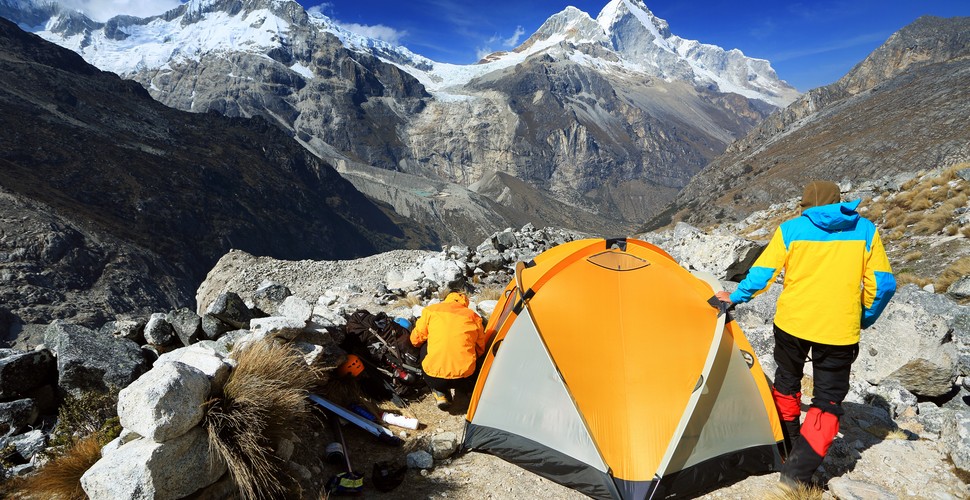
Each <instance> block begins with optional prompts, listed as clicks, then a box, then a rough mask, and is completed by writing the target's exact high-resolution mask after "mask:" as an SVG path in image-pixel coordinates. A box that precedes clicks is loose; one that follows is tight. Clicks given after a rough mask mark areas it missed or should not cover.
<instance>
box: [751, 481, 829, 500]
mask: <svg viewBox="0 0 970 500" xmlns="http://www.w3.org/2000/svg"><path fill="white" fill-rule="evenodd" d="M824 493H825V490H823V489H822V488H820V487H818V486H810V485H801V484H800V485H798V486H795V487H788V486H782V485H780V484H779V486H778V488H776V489H775V491H772V492H770V493H768V494H767V495H766V496H765V499H766V500H822V498H823V494H824Z"/></svg>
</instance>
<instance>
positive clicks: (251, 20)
mask: <svg viewBox="0 0 970 500" xmlns="http://www.w3.org/2000/svg"><path fill="white" fill-rule="evenodd" d="M3 3H6V4H7V5H8V6H9V5H11V0H5V1H4V2H0V4H3ZM19 4H23V2H19ZM6 12H7V13H9V14H10V15H16V13H17V12H18V10H17V9H16V8H10V7H8V9H7V11H6ZM2 13H4V12H3V11H0V14H2ZM30 14H31V17H30V19H31V20H33V21H31V20H27V19H26V18H25V20H24V21H23V22H24V23H25V24H30V23H31V22H36V21H35V20H36V18H37V16H39V15H40V14H38V13H37V11H36V10H34V11H30ZM25 17H26V16H25ZM31 26H35V25H33V24H31ZM39 33H40V34H41V35H42V36H44V37H46V38H48V39H50V40H52V41H55V42H56V43H58V44H61V45H64V46H65V47H69V48H71V49H72V50H76V51H78V52H79V53H80V54H82V55H83V56H84V57H85V58H86V59H87V60H89V61H90V62H92V63H93V64H95V65H97V66H99V67H100V68H102V69H106V70H110V71H114V72H117V73H118V74H120V75H122V76H124V77H126V78H132V79H135V80H136V81H138V82H140V83H142V84H143V85H144V86H145V88H146V89H148V90H149V92H151V94H152V95H153V96H154V97H155V98H156V99H158V100H159V101H161V102H163V103H166V104H168V105H170V106H173V107H176V108H179V109H185V110H191V111H197V112H204V111H207V110H215V111H218V112H220V113H223V114H227V115H230V116H253V115H260V116H264V117H266V118H267V119H269V120H271V121H273V122H275V123H277V124H278V125H280V126H281V127H282V128H283V129H284V130H286V131H287V132H288V133H289V134H291V135H292V136H294V137H296V138H297V140H299V141H300V142H302V143H303V144H304V145H306V146H307V147H308V148H310V149H311V150H312V151H314V152H315V153H317V154H319V155H321V156H322V157H324V158H327V159H329V160H330V161H332V162H333V163H334V164H335V165H336V166H337V167H338V168H339V169H340V170H341V171H344V172H348V178H350V179H351V180H352V181H353V182H354V183H355V184H356V185H357V187H358V188H359V189H361V190H362V191H367V192H371V193H382V195H383V196H384V197H383V198H381V199H382V200H383V201H385V202H388V203H389V204H391V205H392V206H393V207H394V208H395V209H397V210H399V211H408V212H411V213H416V214H420V215H418V217H417V218H418V219H421V220H422V221H423V222H425V223H432V222H434V223H435V226H434V229H435V230H436V231H437V232H439V233H441V234H455V235H464V234H467V233H469V232H471V231H474V234H473V236H472V237H471V238H472V239H471V240H470V241H475V240H477V239H481V237H484V236H485V235H487V234H490V233H491V232H493V231H494V230H495V229H500V228H502V227H506V226H507V225H512V224H514V225H519V224H518V223H520V222H521V221H523V220H525V221H529V222H533V223H536V224H539V225H546V224H554V225H560V224H567V225H569V224H575V226H572V227H582V226H580V224H581V223H583V222H585V221H588V220H590V219H591V218H593V217H599V218H601V219H602V218H613V219H617V220H619V221H620V222H621V223H627V224H629V223H630V222H640V221H642V220H643V219H644V218H646V217H649V216H651V215H652V214H654V213H656V211H657V210H658V209H659V207H660V206H662V205H664V204H666V203H667V202H669V201H670V200H672V198H673V196H674V195H675V194H676V192H677V191H678V190H679V189H680V188H681V187H683V186H684V185H685V184H686V182H687V180H689V179H690V177H691V176H692V175H693V174H694V173H695V172H697V171H698V170H699V169H700V168H702V167H703V166H704V165H705V164H706V163H707V162H708V161H710V160H711V159H712V158H713V157H715V156H716V155H717V154H719V153H720V152H721V151H723V150H724V148H725V147H726V146H727V145H728V144H729V143H730V142H731V141H733V140H734V139H735V138H737V137H740V136H742V135H743V134H744V133H745V132H746V131H748V130H749V129H750V128H751V127H752V126H754V125H755V124H756V123H757V122H758V121H759V120H761V119H762V118H764V117H765V116H767V115H768V114H769V113H770V112H771V111H773V110H774V109H776V107H777V106H781V105H784V104H785V103H787V102H790V101H791V99H793V98H794V97H795V95H796V94H797V92H796V91H795V90H794V89H793V88H791V87H790V86H788V85H787V84H785V83H784V82H782V81H780V80H778V78H777V75H775V73H774V71H773V70H772V69H771V67H770V65H768V63H767V62H766V61H762V60H755V59H751V58H747V57H744V56H743V54H741V53H740V52H739V51H736V50H735V51H725V50H724V49H721V48H720V47H715V46H712V45H705V44H701V43H699V42H696V41H690V40H684V39H681V38H679V37H677V36H675V35H673V34H672V33H671V32H670V30H669V27H668V26H667V24H666V22H665V21H663V20H661V19H658V18H656V17H655V16H653V14H652V13H650V11H649V9H647V7H646V5H644V4H643V2H641V1H640V0H614V1H611V2H609V3H608V4H607V5H606V6H605V7H604V9H603V10H602V12H601V13H600V14H599V16H598V17H597V18H596V19H593V18H592V17H590V16H589V15H588V14H586V13H584V12H581V11H579V10H578V9H575V8H567V9H566V10H564V11H563V12H561V13H559V14H556V15H554V16H552V17H551V18H550V19H549V21H547V22H546V23H545V24H544V25H543V26H542V27H541V28H540V29H539V30H538V31H537V32H536V33H535V34H534V35H533V36H532V37H531V38H530V39H529V40H528V41H527V42H526V43H524V44H523V45H522V46H521V47H519V48H517V49H516V50H515V51H513V52H510V53H504V54H493V55H492V56H490V57H489V58H487V59H486V60H485V61H483V62H482V63H481V64H478V65H472V66H454V65H448V64H440V63H436V62H434V61H430V60H428V59H426V58H423V57H421V56H418V55H415V54H413V53H411V52H410V51H408V50H407V49H404V48H400V47H391V46H388V45H387V44H382V43H380V42H377V41H375V40H368V39H363V38H361V37H359V36H356V35H354V34H352V33H349V32H346V31H344V30H341V29H340V28H339V27H337V26H335V25H334V24H333V23H332V21H330V20H329V19H327V18H325V17H322V16H320V17H313V16H308V14H307V13H306V12H305V11H304V10H303V9H302V8H301V7H300V6H299V5H298V4H296V2H292V1H269V0H247V1H235V0H233V1H229V0H220V1H201V0H200V1H192V2H188V3H187V4H185V5H183V6H181V7H179V8H177V9H175V10H173V11H171V12H169V13H166V14H164V15H162V16H157V17H154V18H148V19H134V18H124V17H119V18H115V19H113V20H110V21H108V22H107V23H103V24H102V23H94V22H91V21H90V20H86V19H83V18H81V17H79V16H78V15H76V14H70V15H69V14H66V13H57V14H55V15H54V17H52V18H51V19H50V20H49V21H48V22H47V24H46V25H45V26H44V27H43V29H42V30H40V31H39ZM159 40H160V41H159ZM368 166H375V167H379V168H382V169H386V170H391V171H401V172H404V173H408V174H414V175H416V176H418V178H420V177H425V178H430V179H432V181H431V182H430V183H429V184H428V185H426V186H424V187H423V188H422V190H424V191H431V190H434V188H435V186H434V184H435V183H437V182H442V181H444V182H451V183H454V184H456V185H458V186H463V187H472V188H474V184H475V183H477V182H480V181H482V179H484V178H486V177H489V176H492V175H493V174H494V173H505V174H509V175H511V176H513V177H515V178H517V179H519V180H521V181H524V183H523V184H522V185H521V186H520V188H521V187H531V188H532V189H533V190H535V191H536V192H535V194H532V195H530V197H532V198H545V199H546V200H548V201H547V202H554V200H559V201H562V202H564V203H565V204H564V205H561V209H562V210H566V211H567V212H568V214H567V215H566V216H564V217H558V218H547V217H548V215H549V214H536V213H529V212H522V211H521V210H520V209H518V208H517V207H516V206H514V205H513V204H512V203H510V201H511V200H512V199H511V198H509V199H508V201H505V202H500V203H501V204H502V205H503V207H504V208H503V209H501V210H493V207H491V206H488V204H485V203H475V204H474V205H473V206H472V207H471V209H472V210H474V211H482V210H485V211H486V212H487V213H488V215H489V216H488V217H487V218H486V219H485V220H483V221H480V222H478V223H477V225H476V226H474V227H471V228H470V227H468V222H469V221H468V219H467V218H461V217H459V218H457V219H453V218H452V217H451V215H452V214H450V213H449V212H448V211H447V210H442V209H441V207H440V206H438V205H436V204H435V203H434V200H429V199H415V198H413V197H409V196H408V194H407V193H398V192H397V190H396V186H395V185H394V183H393V182H392V181H391V179H392V178H393V176H392V175H384V176H379V175H376V174H374V173H373V172H371V171H368V169H367V168H366V167H368ZM357 171H363V172H364V173H365V175H349V173H351V172H357ZM371 182H376V183H378V184H379V185H378V186H376V187H370V188H368V187H365V186H364V185H363V184H365V183H371ZM469 196H471V197H472V198H474V195H469ZM404 200H407V201H404ZM557 212H558V210H557ZM495 220H498V221H500V222H497V223H496V222H491V223H490V222H489V221H495Z"/></svg>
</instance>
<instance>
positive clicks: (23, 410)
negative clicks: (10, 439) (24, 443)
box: [0, 399, 40, 435]
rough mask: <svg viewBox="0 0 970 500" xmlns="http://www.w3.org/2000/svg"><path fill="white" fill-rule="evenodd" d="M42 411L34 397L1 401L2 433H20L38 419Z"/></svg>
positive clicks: (0, 418) (0, 426) (0, 424)
mask: <svg viewBox="0 0 970 500" xmlns="http://www.w3.org/2000/svg"><path fill="white" fill-rule="evenodd" d="M39 416H40V412H39V411H38V410H37V404H36V403H34V400H33V399H17V400H15V401H7V402H2V403H0V434H10V435H13V434H20V433H22V432H24V431H26V430H27V427H28V426H30V425H33V423H34V422H36V421H37V417H39Z"/></svg>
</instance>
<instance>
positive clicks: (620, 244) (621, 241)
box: [606, 238, 626, 252]
mask: <svg viewBox="0 0 970 500" xmlns="http://www.w3.org/2000/svg"><path fill="white" fill-rule="evenodd" d="M606 248H616V249H619V250H620V251H622V252H625V251H626V238H610V239H608V240H606Z"/></svg>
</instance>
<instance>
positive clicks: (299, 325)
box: [250, 316, 307, 340]
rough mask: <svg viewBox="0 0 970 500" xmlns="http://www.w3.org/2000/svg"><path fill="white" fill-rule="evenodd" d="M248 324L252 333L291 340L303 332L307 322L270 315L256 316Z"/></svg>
mask: <svg viewBox="0 0 970 500" xmlns="http://www.w3.org/2000/svg"><path fill="white" fill-rule="evenodd" d="M250 324H251V325H252V327H251V330H252V332H253V333H257V334H260V335H263V336H266V335H268V336H273V337H280V338H285V339H287V340H293V339H295V338H296V337H298V336H299V335H300V334H301V333H303V329H304V328H305V327H306V324H307V322H306V320H299V319H294V318H289V317H285V316H270V317H267V318H256V319H254V320H252V322H251V323H250Z"/></svg>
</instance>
